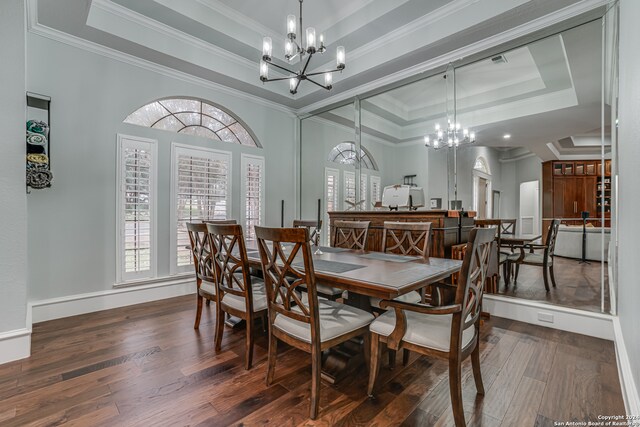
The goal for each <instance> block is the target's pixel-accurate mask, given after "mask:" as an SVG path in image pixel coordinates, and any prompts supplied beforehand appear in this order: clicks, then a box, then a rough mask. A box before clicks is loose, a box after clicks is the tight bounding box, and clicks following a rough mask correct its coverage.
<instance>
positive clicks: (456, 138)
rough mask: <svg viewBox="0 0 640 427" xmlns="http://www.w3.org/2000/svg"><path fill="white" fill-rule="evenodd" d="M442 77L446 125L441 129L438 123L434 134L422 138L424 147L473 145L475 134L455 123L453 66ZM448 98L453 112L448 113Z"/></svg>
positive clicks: (438, 147) (454, 78)
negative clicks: (444, 84)
mask: <svg viewBox="0 0 640 427" xmlns="http://www.w3.org/2000/svg"><path fill="white" fill-rule="evenodd" d="M443 77H444V79H445V80H446V95H445V96H446V98H445V103H446V107H447V124H446V126H444V127H443V126H440V123H436V124H435V131H434V133H432V134H427V135H425V136H424V145H425V146H426V147H430V148H433V149H435V150H437V149H440V148H451V147H456V148H457V147H459V146H460V145H463V144H473V143H474V142H476V133H475V132H473V131H471V130H469V129H468V128H466V127H463V126H462V125H461V124H460V123H459V122H458V121H456V114H457V109H456V99H457V98H456V70H455V68H454V67H453V64H449V65H448V66H447V71H446V72H445V74H444V76H443ZM450 93H452V96H451V97H449V94H450ZM450 98H451V101H452V103H453V112H451V111H449V100H450Z"/></svg>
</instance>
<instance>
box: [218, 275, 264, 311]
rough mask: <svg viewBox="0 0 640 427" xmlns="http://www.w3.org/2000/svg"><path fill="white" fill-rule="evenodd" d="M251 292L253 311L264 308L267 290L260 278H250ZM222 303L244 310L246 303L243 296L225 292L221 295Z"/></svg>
mask: <svg viewBox="0 0 640 427" xmlns="http://www.w3.org/2000/svg"><path fill="white" fill-rule="evenodd" d="M251 286H252V293H253V311H254V312H256V311H260V310H265V309H266V308H267V291H266V289H265V287H264V282H263V281H262V280H261V279H257V278H255V277H254V278H252V279H251ZM222 303H223V304H225V305H227V306H229V307H231V308H234V309H236V310H239V311H245V310H246V309H247V305H246V303H245V299H244V297H241V296H238V295H233V294H229V293H226V294H224V296H223V297H222Z"/></svg>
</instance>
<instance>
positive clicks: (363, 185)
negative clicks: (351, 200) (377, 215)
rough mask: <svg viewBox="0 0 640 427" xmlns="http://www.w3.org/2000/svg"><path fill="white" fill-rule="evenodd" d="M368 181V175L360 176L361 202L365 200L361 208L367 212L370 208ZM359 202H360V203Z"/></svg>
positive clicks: (362, 174)
mask: <svg viewBox="0 0 640 427" xmlns="http://www.w3.org/2000/svg"><path fill="white" fill-rule="evenodd" d="M367 180H368V177H367V175H366V174H364V173H361V174H360V200H364V203H363V204H362V205H361V206H360V208H361V209H364V210H367V209H368V208H369V206H368V205H367V199H368V198H369V197H368V196H367ZM360 200H358V201H360Z"/></svg>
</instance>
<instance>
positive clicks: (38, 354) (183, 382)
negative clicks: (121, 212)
mask: <svg viewBox="0 0 640 427" xmlns="http://www.w3.org/2000/svg"><path fill="white" fill-rule="evenodd" d="M194 313H195V298H194V297H193V296H187V297H180V298H173V299H168V300H163V301H157V302H153V303H148V304H143V305H137V306H131V307H125V308H120V309H115V310H109V311H103V312H98V313H92V314H88V315H82V316H76V317H71V318H67V319H60V320H55V321H51V322H45V323H40V324H37V325H34V329H33V346H32V351H33V355H32V356H31V357H30V358H29V359H25V360H23V361H16V362H12V363H9V364H5V365H0V425H2V426H52V425H73V426H173V425H178V426H182V425H202V426H208V425H215V426H224V425H245V426H249V425H263V424H269V425H275V426H283V425H290V426H298V425H336V426H357V425H362V426H364V425H367V426H368V425H378V426H387V425H403V426H415V425H420V426H431V425H434V426H450V425H453V417H452V414H451V405H450V401H449V385H448V377H447V365H446V362H443V361H439V360H435V359H430V358H427V357H416V356H415V355H412V358H411V359H410V363H409V364H408V365H407V366H406V367H403V366H402V365H401V364H399V366H397V367H396V368H395V369H394V370H390V369H389V368H388V366H386V364H385V365H384V366H383V367H382V369H381V372H380V377H379V379H380V383H379V384H380V385H379V387H378V391H377V395H376V398H375V399H369V398H367V396H366V383H367V372H366V369H365V368H364V367H363V368H361V369H358V370H356V371H354V372H352V373H351V375H350V376H349V377H348V379H347V380H346V381H342V382H340V383H338V384H337V385H336V386H330V385H327V384H323V386H322V391H321V409H320V416H319V419H318V420H316V421H311V420H309V419H308V417H307V414H308V410H309V387H310V378H311V375H310V358H309V356H308V355H307V354H305V353H303V352H300V351H298V350H295V349H292V348H290V347H287V346H286V345H284V344H283V345H280V346H279V358H278V364H277V366H276V382H275V384H274V385H272V386H271V387H267V386H266V385H265V382H264V376H265V369H266V367H265V362H266V350H267V340H266V339H265V337H260V338H259V339H258V340H257V345H256V355H255V357H254V361H255V366H254V368H253V369H252V370H250V371H245V370H244V368H243V358H244V330H243V329H236V330H231V329H229V328H227V329H226V330H225V337H224V340H223V346H222V351H220V352H219V353H216V352H215V351H214V350H213V325H214V309H213V305H212V306H211V307H208V308H207V307H205V309H204V313H203V316H202V323H201V325H200V330H199V331H194V330H193V321H194V315H195V314H194ZM481 366H482V372H483V377H484V384H485V389H486V395H485V396H484V397H481V396H477V395H476V390H475V386H474V382H473V375H472V373H471V368H470V364H469V363H468V361H467V362H465V364H464V366H463V398H464V407H465V412H466V419H467V424H468V425H470V426H479V425H483V426H533V425H536V426H552V425H553V422H554V421H567V420H589V419H590V420H595V419H596V417H597V415H599V414H622V413H624V406H623V402H622V397H621V392H620V385H619V383H618V374H617V369H616V365H615V354H614V348H613V343H611V342H609V341H604V340H600V339H595V338H590V337H586V336H582V335H576V334H570V333H565V332H561V331H556V330H553V329H547V328H541V327H537V326H532V325H527V324H523V323H518V322H512V321H509V320H504V319H499V318H495V317H494V318H492V319H491V320H490V321H487V322H485V324H484V325H483V330H482V341H481Z"/></svg>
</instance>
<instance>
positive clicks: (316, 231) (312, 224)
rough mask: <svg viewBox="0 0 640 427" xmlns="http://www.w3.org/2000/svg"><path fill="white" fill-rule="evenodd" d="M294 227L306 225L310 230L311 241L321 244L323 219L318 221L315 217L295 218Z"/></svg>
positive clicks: (317, 244) (313, 243) (316, 244)
mask: <svg viewBox="0 0 640 427" xmlns="http://www.w3.org/2000/svg"><path fill="white" fill-rule="evenodd" d="M293 227H294V228H297V227H304V228H306V229H307V230H309V243H311V244H312V245H315V246H320V230H321V229H322V220H320V222H318V221H317V220H314V219H311V220H305V219H294V220H293Z"/></svg>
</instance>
